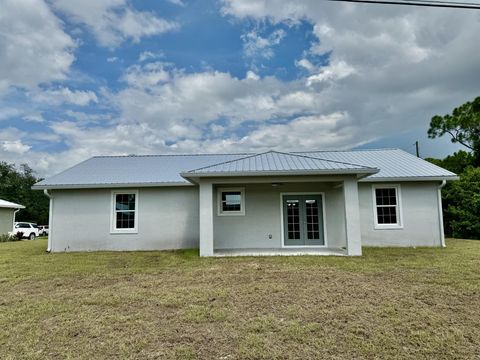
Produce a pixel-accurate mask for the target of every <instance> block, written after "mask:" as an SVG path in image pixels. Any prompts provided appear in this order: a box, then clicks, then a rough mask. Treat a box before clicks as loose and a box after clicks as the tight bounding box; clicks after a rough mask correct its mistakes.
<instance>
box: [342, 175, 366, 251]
mask: <svg viewBox="0 0 480 360" xmlns="http://www.w3.org/2000/svg"><path fill="white" fill-rule="evenodd" d="M343 195H344V199H345V235H346V237H347V254H348V255H350V256H360V255H362V237H361V233H360V208H359V203H358V182H357V179H355V178H349V179H345V180H344V182H343Z"/></svg>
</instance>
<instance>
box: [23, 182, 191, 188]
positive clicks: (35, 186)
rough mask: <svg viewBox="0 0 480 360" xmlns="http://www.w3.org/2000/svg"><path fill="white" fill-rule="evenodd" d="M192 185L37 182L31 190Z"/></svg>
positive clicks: (176, 183) (177, 184)
mask: <svg viewBox="0 0 480 360" xmlns="http://www.w3.org/2000/svg"><path fill="white" fill-rule="evenodd" d="M174 186H192V184H191V183H190V182H186V181H185V182H183V181H178V182H159V183H118V184H38V185H33V186H32V190H45V189H46V190H75V189H111V188H140V187H174Z"/></svg>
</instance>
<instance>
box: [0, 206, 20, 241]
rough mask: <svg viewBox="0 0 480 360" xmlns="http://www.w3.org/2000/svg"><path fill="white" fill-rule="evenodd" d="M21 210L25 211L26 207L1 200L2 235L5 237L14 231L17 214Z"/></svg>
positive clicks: (0, 220) (0, 223)
mask: <svg viewBox="0 0 480 360" xmlns="http://www.w3.org/2000/svg"><path fill="white" fill-rule="evenodd" d="M20 209H25V206H23V205H20V204H16V203H13V202H11V201H7V200H2V199H0V235H5V234H8V233H11V232H12V231H13V225H14V223H15V214H16V213H17V212H18V211H19V210H20Z"/></svg>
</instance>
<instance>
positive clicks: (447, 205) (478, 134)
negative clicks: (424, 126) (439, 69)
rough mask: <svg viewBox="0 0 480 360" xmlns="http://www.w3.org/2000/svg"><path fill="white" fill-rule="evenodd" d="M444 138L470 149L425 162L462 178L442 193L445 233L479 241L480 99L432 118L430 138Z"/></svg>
mask: <svg viewBox="0 0 480 360" xmlns="http://www.w3.org/2000/svg"><path fill="white" fill-rule="evenodd" d="M444 135H446V136H450V139H451V141H452V142H453V143H459V144H462V145H463V146H464V147H465V148H466V149H468V151H464V150H460V151H457V152H455V153H454V154H453V155H449V156H447V157H446V158H444V159H432V158H428V159H426V160H428V161H430V162H432V163H434V164H435V165H438V166H441V167H443V168H445V169H447V170H450V171H452V172H454V173H456V174H457V175H459V176H460V180H458V181H451V182H449V183H447V185H446V186H445V187H444V189H443V191H442V202H443V219H444V226H445V234H446V235H447V236H453V237H455V238H464V239H480V97H477V98H476V99H474V100H473V101H469V102H467V103H465V104H463V105H461V106H459V107H457V108H455V109H454V110H453V111H452V113H451V114H447V115H444V116H439V115H437V116H434V117H433V118H432V120H431V122H430V128H429V130H428V136H429V137H430V138H432V139H433V138H437V137H440V136H444Z"/></svg>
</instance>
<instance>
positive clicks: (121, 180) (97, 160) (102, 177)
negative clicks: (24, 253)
mask: <svg viewBox="0 0 480 360" xmlns="http://www.w3.org/2000/svg"><path fill="white" fill-rule="evenodd" d="M245 155H246V154H224V155H146V156H96V157H93V158H90V159H88V160H86V161H84V162H81V163H79V164H77V165H75V166H73V167H71V168H69V169H67V170H65V171H63V172H61V173H59V174H57V175H54V176H52V177H50V178H47V179H45V180H42V181H40V182H39V183H37V184H35V187H46V186H52V185H92V184H95V185H105V184H142V183H145V184H148V183H155V184H161V183H168V184H170V185H171V183H177V182H178V183H179V184H182V183H187V181H186V180H185V179H184V178H182V177H181V176H180V173H181V172H183V171H188V170H190V169H193V168H196V167H199V166H206V165H209V164H212V163H218V162H222V161H227V160H232V159H236V158H240V157H244V156H245Z"/></svg>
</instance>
